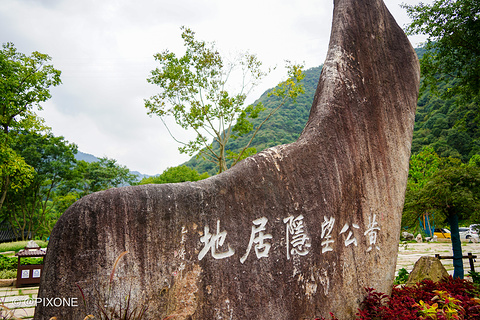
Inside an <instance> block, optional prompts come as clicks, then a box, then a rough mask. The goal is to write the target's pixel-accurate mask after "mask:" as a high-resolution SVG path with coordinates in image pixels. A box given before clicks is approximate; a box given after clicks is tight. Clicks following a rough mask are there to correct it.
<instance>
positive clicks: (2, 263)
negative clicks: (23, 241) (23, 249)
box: [0, 255, 18, 270]
mask: <svg viewBox="0 0 480 320" xmlns="http://www.w3.org/2000/svg"><path fill="white" fill-rule="evenodd" d="M17 265H18V258H17V257H5V256H3V255H0V270H17Z"/></svg>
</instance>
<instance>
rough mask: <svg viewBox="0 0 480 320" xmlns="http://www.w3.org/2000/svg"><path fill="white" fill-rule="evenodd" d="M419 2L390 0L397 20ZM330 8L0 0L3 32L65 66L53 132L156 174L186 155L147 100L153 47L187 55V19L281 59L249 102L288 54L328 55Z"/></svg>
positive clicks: (50, 117)
mask: <svg viewBox="0 0 480 320" xmlns="http://www.w3.org/2000/svg"><path fill="white" fill-rule="evenodd" d="M418 2H420V0H385V3H386V4H387V7H388V8H389V9H390V11H391V13H392V14H393V16H394V17H395V18H396V19H397V22H398V23H399V25H400V26H404V25H405V24H406V23H408V22H409V19H408V17H407V15H406V13H405V11H404V9H402V8H400V6H399V5H400V4H401V3H408V4H417V3H418ZM424 2H427V3H428V2H431V1H424ZM332 7H333V0H295V1H292V0H275V1H273V0H243V1H231V0H175V1H172V0H168V1H167V0H135V1H132V0H102V1H98V0H80V1H79V0H75V1H74V0H0V41H1V42H2V43H5V42H13V43H14V44H15V46H16V47H17V49H18V50H19V51H20V52H23V53H25V54H30V53H31V52H32V51H39V52H41V53H46V54H48V55H50V56H51V57H52V63H53V65H54V66H55V68H57V69H59V70H61V71H62V77H61V78H62V82H63V83H62V84H61V85H60V86H58V87H55V88H54V89H52V95H53V97H52V99H50V100H49V101H48V102H46V103H44V104H43V107H44V111H42V112H41V113H40V115H41V116H42V117H43V118H44V119H45V121H46V124H47V125H48V126H50V127H51V128H52V130H53V133H54V134H55V135H57V136H60V135H61V136H64V137H65V138H66V139H67V140H68V141H69V142H72V143H75V144H77V145H78V147H79V150H80V151H82V152H86V153H90V154H93V155H95V156H97V157H108V158H113V159H116V160H117V161H118V163H120V164H122V165H126V166H127V167H128V168H129V169H130V170H135V171H140V172H141V173H144V174H150V175H154V174H159V173H161V172H163V170H165V169H166V168H167V167H173V166H177V165H179V164H181V163H182V162H184V161H186V160H188V158H189V157H188V156H186V155H181V154H180V153H179V152H178V149H177V148H178V145H177V144H176V143H175V142H174V141H173V140H172V138H171V137H170V136H169V135H168V132H167V131H166V129H165V128H164V127H163V125H162V123H161V121H160V119H158V118H156V117H152V118H151V117H149V116H148V115H147V112H146V109H145V107H144V99H145V98H149V97H150V96H152V95H154V94H155V93H156V92H157V90H158V89H157V88H156V87H155V86H154V85H151V84H148V83H147V81H146V79H147V77H148V76H149V74H150V71H151V70H152V69H154V68H155V67H156V65H155V61H154V59H153V55H154V54H155V53H157V52H161V51H163V50H165V49H169V50H170V51H173V52H176V53H177V54H182V52H183V51H182V50H183V49H182V48H183V47H182V45H183V43H182V40H181V38H180V34H181V30H180V27H181V26H187V27H190V28H191V29H193V30H194V31H195V32H196V36H197V39H199V40H205V41H208V42H213V41H214V42H215V43H216V45H217V47H218V48H219V50H220V51H221V52H225V53H227V54H234V53H236V52H240V51H245V50H248V51H249V52H251V53H256V54H257V55H258V57H259V58H260V60H261V61H263V63H264V65H266V66H278V68H277V70H276V71H275V72H273V73H272V74H271V75H270V76H269V77H268V78H267V79H265V81H264V82H263V83H262V85H261V86H260V87H258V89H257V90H256V91H255V92H253V93H252V95H251V96H250V102H251V101H253V100H255V98H258V97H259V96H260V94H261V93H262V92H263V91H264V90H265V89H267V88H270V87H273V86H274V85H276V84H277V83H278V82H280V81H281V80H283V78H284V76H285V70H284V69H283V66H284V61H285V60H287V59H288V60H291V61H293V62H296V63H304V64H305V67H306V68H311V67H315V66H319V65H320V64H322V63H323V61H324V59H325V56H326V52H327V45H328V40H329V36H330V27H331V26H330V24H331V16H332V9H333V8H332ZM410 40H411V42H412V44H413V45H414V46H417V45H418V44H419V43H420V42H421V41H424V39H423V38H421V37H414V38H411V39H410ZM175 133H176V134H177V135H179V136H181V137H185V138H188V137H189V133H188V132H187V133H185V132H182V131H180V130H176V131H175ZM190 136H191V133H190Z"/></svg>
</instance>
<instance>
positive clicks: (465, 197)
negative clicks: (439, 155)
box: [405, 161, 480, 278]
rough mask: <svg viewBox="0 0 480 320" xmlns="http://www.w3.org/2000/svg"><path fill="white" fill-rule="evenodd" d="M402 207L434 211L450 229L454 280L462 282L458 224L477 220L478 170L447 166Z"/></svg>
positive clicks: (479, 209)
mask: <svg viewBox="0 0 480 320" xmlns="http://www.w3.org/2000/svg"><path fill="white" fill-rule="evenodd" d="M412 198H413V199H414V201H409V202H407V203H406V204H405V206H406V208H405V209H406V210H407V211H413V212H425V211H427V210H429V211H434V212H435V213H436V214H437V217H440V218H443V219H445V221H447V222H448V224H449V225H450V228H451V232H452V233H451V237H452V249H453V256H454V278H463V276H464V271H463V262H462V261H463V260H462V256H463V255H462V246H461V242H460V235H459V232H458V225H459V221H462V220H467V221H468V220H470V221H472V220H476V219H478V216H477V215H478V213H479V212H480V167H478V166H476V165H475V161H473V162H472V164H468V165H463V164H459V163H457V165H452V166H448V167H446V168H443V169H441V170H439V171H437V172H435V173H434V174H433V175H432V176H431V177H430V178H428V179H427V181H426V182H425V184H424V185H423V187H422V188H420V189H418V190H416V191H414V193H413V195H412Z"/></svg>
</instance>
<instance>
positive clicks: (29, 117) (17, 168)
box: [0, 43, 61, 208]
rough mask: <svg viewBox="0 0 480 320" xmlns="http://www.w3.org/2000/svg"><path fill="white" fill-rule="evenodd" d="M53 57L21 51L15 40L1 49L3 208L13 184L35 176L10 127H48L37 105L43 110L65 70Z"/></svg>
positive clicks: (23, 183) (22, 183) (0, 201)
mask: <svg viewBox="0 0 480 320" xmlns="http://www.w3.org/2000/svg"><path fill="white" fill-rule="evenodd" d="M49 60H51V58H50V57H49V56H48V55H46V54H42V53H39V52H33V53H32V54H31V55H30V56H27V55H25V54H23V53H21V52H18V51H17V49H16V48H15V46H14V45H13V43H5V44H3V45H2V49H1V50H0V192H1V194H0V208H1V207H2V205H3V203H4V201H5V198H6V196H7V191H8V190H9V189H10V188H13V189H14V190H18V189H19V188H20V187H22V186H26V185H28V184H29V182H30V180H31V179H33V173H34V169H33V168H32V167H31V166H30V165H28V164H27V163H26V162H25V161H24V159H23V158H22V157H21V156H19V155H18V154H17V152H16V151H14V150H13V149H12V147H11V143H12V137H11V136H12V133H11V132H10V131H11V129H12V128H13V129H16V130H15V131H16V132H18V131H20V129H28V130H32V129H33V130H41V129H45V127H44V126H43V123H42V120H40V119H39V118H38V117H37V116H36V115H35V113H34V108H35V107H36V108H37V109H39V110H40V109H41V105H40V103H41V102H44V101H46V100H48V99H49V98H50V97H51V95H50V87H52V86H57V85H59V84H60V83H61V81H60V73H61V72H60V71H59V70H56V69H55V68H53V66H52V65H50V64H48V61H49ZM13 134H15V132H14V133H13Z"/></svg>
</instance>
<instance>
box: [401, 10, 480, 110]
mask: <svg viewBox="0 0 480 320" xmlns="http://www.w3.org/2000/svg"><path fill="white" fill-rule="evenodd" d="M403 7H404V8H405V9H406V10H407V14H408V16H409V17H410V18H411V19H412V20H413V21H412V23H411V24H410V25H409V26H408V27H407V33H408V34H425V35H427V36H428V38H427V42H426V44H425V49H426V50H427V51H426V52H425V54H424V55H423V57H422V59H421V70H422V75H423V77H424V82H423V83H424V86H425V87H428V86H430V87H431V88H434V89H435V88H436V87H437V83H448V82H449V81H450V80H451V78H452V77H453V78H455V79H456V80H457V81H456V82H455V83H454V84H453V86H452V87H451V88H450V90H448V91H446V92H445V93H444V95H445V96H447V97H453V96H462V97H464V98H467V99H470V98H472V97H474V98H478V95H479V92H480V15H479V12H480V2H479V1H478V0H435V1H434V2H433V4H431V5H428V4H423V3H420V4H419V5H412V6H410V5H403ZM477 103H478V100H477Z"/></svg>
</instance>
